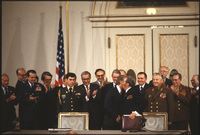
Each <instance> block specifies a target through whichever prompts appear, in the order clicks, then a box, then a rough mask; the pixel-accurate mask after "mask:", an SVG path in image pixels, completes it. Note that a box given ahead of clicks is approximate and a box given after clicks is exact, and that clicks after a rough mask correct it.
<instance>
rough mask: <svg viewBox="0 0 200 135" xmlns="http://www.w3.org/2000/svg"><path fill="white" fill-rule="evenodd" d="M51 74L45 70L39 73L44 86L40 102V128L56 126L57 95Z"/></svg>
mask: <svg viewBox="0 0 200 135" xmlns="http://www.w3.org/2000/svg"><path fill="white" fill-rule="evenodd" d="M52 77H53V76H52V74H51V73H50V72H48V71H45V72H43V73H42V75H41V80H42V82H43V86H44V88H45V99H44V102H42V105H41V106H42V108H41V109H42V115H41V116H42V118H41V120H42V122H41V126H40V127H41V128H40V129H48V128H57V126H58V118H57V100H58V99H57V97H58V87H56V86H55V84H51V81H52Z"/></svg>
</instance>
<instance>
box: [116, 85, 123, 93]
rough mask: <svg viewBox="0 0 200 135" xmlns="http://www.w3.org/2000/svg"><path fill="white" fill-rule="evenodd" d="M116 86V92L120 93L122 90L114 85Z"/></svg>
mask: <svg viewBox="0 0 200 135" xmlns="http://www.w3.org/2000/svg"><path fill="white" fill-rule="evenodd" d="M116 88H117V90H118V92H119V93H121V91H122V90H121V88H120V87H119V86H118V85H116Z"/></svg>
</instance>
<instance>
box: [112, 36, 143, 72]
mask: <svg viewBox="0 0 200 135" xmlns="http://www.w3.org/2000/svg"><path fill="white" fill-rule="evenodd" d="M118 36H143V37H144V45H143V46H144V72H145V61H146V60H145V34H116V68H117V69H118Z"/></svg>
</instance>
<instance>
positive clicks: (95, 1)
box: [93, 1, 97, 16]
mask: <svg viewBox="0 0 200 135" xmlns="http://www.w3.org/2000/svg"><path fill="white" fill-rule="evenodd" d="M96 4H97V2H96V1H95V2H94V9H93V15H94V16H95V10H96Z"/></svg>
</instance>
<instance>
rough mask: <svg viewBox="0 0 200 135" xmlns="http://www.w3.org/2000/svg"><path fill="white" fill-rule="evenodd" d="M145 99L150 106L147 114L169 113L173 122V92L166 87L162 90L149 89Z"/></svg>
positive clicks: (169, 118)
mask: <svg viewBox="0 0 200 135" xmlns="http://www.w3.org/2000/svg"><path fill="white" fill-rule="evenodd" d="M145 99H146V100H147V102H148V106H147V108H146V110H145V111H147V112H167V113H168V120H169V121H172V120H173V107H174V106H173V104H174V98H173V91H172V90H171V89H169V88H168V87H166V86H163V85H162V86H161V87H160V88H155V87H149V88H148V89H147V90H146V92H145Z"/></svg>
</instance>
